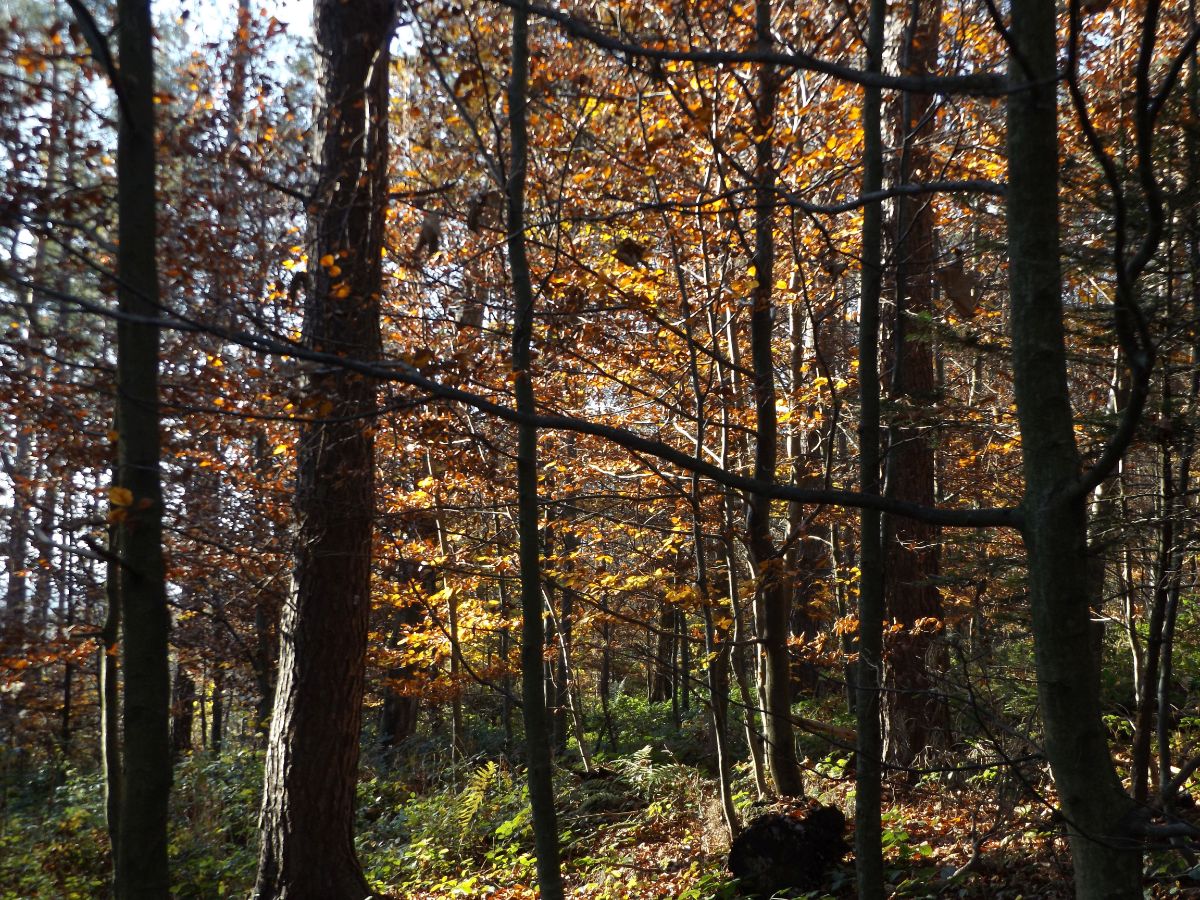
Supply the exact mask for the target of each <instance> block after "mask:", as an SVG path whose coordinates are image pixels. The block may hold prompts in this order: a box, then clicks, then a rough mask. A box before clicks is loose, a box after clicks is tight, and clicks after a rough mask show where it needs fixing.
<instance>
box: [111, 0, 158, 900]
mask: <svg viewBox="0 0 1200 900" xmlns="http://www.w3.org/2000/svg"><path fill="white" fill-rule="evenodd" d="M117 29H118V44H119V51H120V65H121V71H120V78H121V83H122V92H123V94H124V103H123V104H122V114H121V124H120V132H119V136H118V142H117V182H118V185H117V205H118V215H119V218H120V226H119V230H118V234H119V239H120V250H119V251H118V256H117V270H118V274H119V283H120V288H119V291H118V302H119V304H120V308H121V312H122V313H124V314H126V315H130V316H139V317H150V318H155V317H157V316H158V314H159V309H158V269H157V266H156V261H155V245H156V233H155V214H156V212H157V210H156V204H157V201H156V196H155V158H154V60H153V55H152V43H151V31H150V4H149V2H147V0H122V2H120V3H119V4H118V5H117ZM117 432H118V453H117V486H118V487H121V488H124V489H126V490H128V492H129V496H128V497H126V498H120V497H118V496H114V503H117V502H118V501H123V500H126V499H127V500H128V501H129V502H128V504H127V505H124V506H119V507H118V508H117V512H118V513H121V514H123V518H122V519H121V520H120V522H119V525H118V529H117V530H118V541H117V544H118V546H119V547H120V552H121V558H122V560H123V567H122V572H121V577H120V580H119V585H120V604H121V607H122V609H121V618H122V625H123V630H122V632H121V637H122V641H121V658H122V666H123V668H124V680H123V686H124V695H123V697H122V701H121V713H122V722H123V726H124V742H125V744H124V751H123V754H122V777H121V795H120V813H119V827H120V836H119V838H118V848H117V849H118V853H117V866H116V894H117V897H118V898H121V900H126V898H130V900H132V898H158V897H162V898H165V897H167V896H168V894H169V890H170V879H169V876H168V870H167V797H168V794H169V792H170V789H171V740H170V704H171V677H170V671H169V668H168V662H167V654H168V646H167V640H168V634H169V631H170V615H169V613H168V610H167V595H166V586H165V584H164V568H163V555H162V486H161V483H160V480H159V447H160V439H159V414H158V328H157V327H155V326H154V325H151V324H147V323H145V322H144V321H142V322H139V321H132V320H123V321H121V322H120V323H119V324H118V326H117Z"/></svg>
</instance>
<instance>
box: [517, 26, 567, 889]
mask: <svg viewBox="0 0 1200 900" xmlns="http://www.w3.org/2000/svg"><path fill="white" fill-rule="evenodd" d="M528 91H529V16H528V13H527V12H526V11H525V10H524V9H518V10H516V11H515V12H514V13H513V22H512V71H511V74H510V76H509V85H508V111H509V126H508V127H509V139H510V141H511V146H510V148H509V171H508V183H507V185H506V211H507V221H508V240H507V243H508V264H509V267H510V269H511V271H512V284H513V300H514V304H513V308H514V312H513V328H512V374H513V382H514V384H513V387H514V389H515V391H516V401H517V409H518V410H520V411H521V412H522V413H524V414H526V415H533V413H534V412H535V410H536V406H535V403H536V401H535V398H534V393H533V357H532V355H531V353H530V343H531V341H532V339H533V303H534V294H533V282H532V280H531V278H530V274H529V262H528V260H527V257H526V252H525V229H526V224H525V179H526V174H527V167H528V165H529V143H528V132H527V122H526V104H527V102H528ZM537 439H538V430H537V427H536V426H535V425H534V424H533V423H531V422H530V423H522V424H521V425H520V426H518V437H517V441H518V444H517V528H518V530H519V539H520V572H521V711H522V715H523V718H524V720H525V754H526V765H527V766H528V771H529V806H530V810H531V812H532V814H533V835H534V846H535V847H536V849H537V873H538V884H539V885H540V886H541V889H542V896H543V897H544V898H546V900H562V897H563V886H562V874H561V872H560V871H559V859H558V825H557V823H556V819H555V813H554V785H553V782H552V781H551V776H552V772H551V753H550V738H551V722H550V718H549V716H548V715H547V714H546V693H545V681H544V678H545V676H544V674H543V662H544V657H543V645H544V644H545V626H544V624H543V620H542V608H543V601H542V577H541V538H540V528H539V525H538V453H537Z"/></svg>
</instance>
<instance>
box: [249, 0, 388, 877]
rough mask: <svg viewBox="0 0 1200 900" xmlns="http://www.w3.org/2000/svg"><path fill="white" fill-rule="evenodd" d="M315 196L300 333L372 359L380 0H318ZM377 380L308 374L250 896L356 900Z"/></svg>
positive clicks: (383, 142)
mask: <svg viewBox="0 0 1200 900" xmlns="http://www.w3.org/2000/svg"><path fill="white" fill-rule="evenodd" d="M314 25H315V33H316V45H317V54H318V66H317V70H318V71H317V83H318V87H317V97H318V101H317V102H318V109H317V114H316V122H317V128H318V142H319V143H318V147H317V166H318V179H319V192H318V196H319V197H321V198H322V201H321V203H320V205H319V206H317V207H316V208H315V210H314V211H313V214H312V216H313V217H312V221H311V224H310V229H311V242H310V249H309V263H308V265H309V278H310V285H311V286H310V290H309V295H308V297H307V302H306V306H305V342H306V344H307V345H308V346H309V347H311V348H312V349H314V350H317V351H319V352H323V353H330V354H336V355H340V356H345V357H347V358H350V359H371V358H373V357H375V356H376V355H377V354H378V350H379V295H380V290H381V265H380V256H381V248H382V244H383V219H384V211H385V206H386V201H387V198H386V187H387V98H388V59H389V55H388V44H389V41H390V39H391V34H392V29H393V7H392V4H391V3H390V2H386V0H359V2H355V3H352V4H347V3H342V2H338V0H318V2H317V3H316V6H315V10H314ZM375 393H376V388H375V384H374V382H372V381H370V380H368V379H365V378H364V377H362V376H360V375H357V374H354V373H351V372H348V371H345V370H339V369H338V368H336V367H327V368H325V369H322V370H320V371H318V372H316V373H314V374H312V375H311V376H310V377H309V380H308V394H309V397H310V398H311V400H310V403H311V405H310V407H309V408H310V409H311V410H312V412H313V413H316V414H318V415H320V416H322V417H324V418H322V419H321V420H319V421H316V422H313V423H311V424H308V425H306V426H305V427H304V429H303V431H302V434H301V439H300V447H299V453H298V457H299V471H298V479H297V491H296V516H297V520H298V529H297V532H298V540H297V553H298V556H297V560H296V571H295V585H294V592H293V596H292V598H291V601H290V602H289V603H287V604H285V606H284V611H283V617H282V621H281V624H280V629H279V633H280V659H279V670H278V672H279V674H278V681H277V686H276V693H275V703H274V715H273V718H272V721H271V729H270V738H269V741H268V748H267V765H266V775H265V785H264V791H263V806H262V815H261V819H260V824H259V828H260V834H261V841H262V845H261V849H260V854H259V863H258V877H257V882H256V885H255V889H254V896H255V897H256V898H261V900H363V898H364V897H367V896H369V895H370V894H371V891H370V890H369V889H368V887H367V883H366V879H365V878H364V877H363V874H362V869H361V867H360V866H359V863H358V860H357V858H356V855H355V850H354V812H355V790H356V786H357V780H358V754H359V743H358V742H359V732H360V728H361V714H362V700H363V682H364V677H365V660H366V646H367V630H368V623H369V618H370V608H371V593H370V587H371V532H372V526H373V520H374V505H375V462H374V439H373V436H372V430H371V427H370V421H369V418H368V417H369V416H370V414H371V413H372V412H373V410H374V408H375Z"/></svg>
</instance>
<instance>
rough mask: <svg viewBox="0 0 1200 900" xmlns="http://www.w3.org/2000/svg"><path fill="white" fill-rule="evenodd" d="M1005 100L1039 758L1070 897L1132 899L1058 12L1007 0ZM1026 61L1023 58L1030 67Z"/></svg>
mask: <svg viewBox="0 0 1200 900" xmlns="http://www.w3.org/2000/svg"><path fill="white" fill-rule="evenodd" d="M1012 33H1013V39H1014V41H1015V44H1016V47H1017V50H1018V53H1019V56H1018V57H1017V58H1015V59H1014V60H1013V61H1012V62H1011V63H1010V68H1011V77H1012V78H1013V80H1014V82H1016V83H1018V84H1021V85H1030V84H1031V83H1032V86H1028V87H1024V88H1023V89H1021V90H1017V91H1014V92H1013V93H1012V94H1010V95H1009V101H1008V158H1009V177H1008V196H1007V200H1008V210H1007V214H1008V240H1009V288H1010V292H1011V302H1012V332H1013V369H1014V380H1015V391H1016V400H1017V415H1018V419H1019V423H1020V429H1021V446H1022V454H1023V458H1024V471H1025V483H1026V490H1025V500H1024V510H1025V527H1024V538H1025V546H1026V549H1027V551H1028V554H1029V593H1030V602H1031V604H1032V607H1033V628H1034V643H1035V662H1036V666H1037V682H1038V698H1039V701H1040V704H1041V710H1042V719H1043V722H1044V725H1045V732H1046V734H1045V748H1046V756H1047V757H1048V758H1049V760H1050V766H1051V769H1052V770H1053V773H1054V782H1055V785H1056V787H1057V789H1058V793H1059V797H1060V801H1061V804H1062V811H1063V816H1064V818H1065V820H1066V822H1067V827H1068V828H1069V830H1070V835H1071V852H1072V857H1073V859H1074V863H1075V891H1076V895H1077V896H1078V897H1081V898H1087V900H1101V898H1106V900H1107V898H1113V900H1115V898H1140V897H1141V896H1142V888H1141V879H1142V852H1141V847H1140V844H1139V843H1138V842H1137V841H1136V840H1133V839H1131V838H1129V837H1128V836H1127V835H1125V834H1124V831H1125V825H1126V822H1125V819H1126V815H1127V813H1128V812H1129V811H1130V810H1131V808H1132V801H1131V799H1130V798H1129V797H1128V795H1127V794H1126V793H1125V791H1124V790H1123V788H1122V786H1121V781H1120V779H1119V778H1118V777H1117V773H1116V771H1115V769H1114V768H1113V764H1112V759H1111V757H1110V755H1109V750H1108V742H1107V739H1106V736H1105V731H1104V728H1103V725H1102V723H1101V719H1100V700H1099V683H1098V681H1097V679H1096V677H1095V672H1096V669H1095V667H1094V666H1093V665H1092V645H1091V628H1090V618H1091V616H1090V610H1089V597H1088V593H1087V585H1088V577H1087V574H1088V573H1087V565H1088V558H1087V552H1088V551H1087V516H1086V510H1085V506H1084V498H1083V497H1082V496H1079V492H1078V491H1070V490H1069V488H1070V487H1071V485H1072V483H1073V482H1074V481H1075V480H1076V479H1077V478H1078V477H1079V470H1080V461H1079V455H1078V451H1077V449H1076V446H1075V435H1074V429H1073V425H1074V418H1073V414H1072V410H1071V402H1070V394H1069V392H1068V386H1067V377H1066V353H1065V344H1064V336H1063V304H1062V275H1061V271H1060V268H1059V232H1058V197H1057V193H1058V182H1057V178H1058V137H1057V122H1056V112H1055V85H1056V84H1057V79H1056V75H1055V11H1054V6H1053V4H1047V3H1044V2H1043V0H1014V2H1013V4H1012ZM1026 67H1028V69H1027V68H1026Z"/></svg>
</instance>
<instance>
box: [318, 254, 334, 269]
mask: <svg viewBox="0 0 1200 900" xmlns="http://www.w3.org/2000/svg"><path fill="white" fill-rule="evenodd" d="M334 262H335V260H334V258H333V254H332V253H326V254H325V255H324V256H322V257H321V259H320V263H321V265H322V266H323V267H325V268H326V269H328V268H329V267H330V266H332V265H333V264H334Z"/></svg>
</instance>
